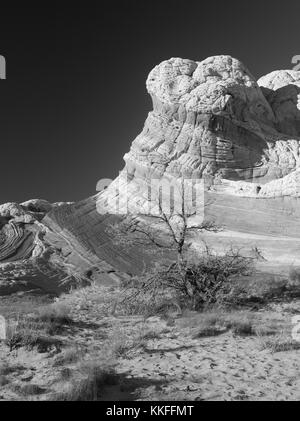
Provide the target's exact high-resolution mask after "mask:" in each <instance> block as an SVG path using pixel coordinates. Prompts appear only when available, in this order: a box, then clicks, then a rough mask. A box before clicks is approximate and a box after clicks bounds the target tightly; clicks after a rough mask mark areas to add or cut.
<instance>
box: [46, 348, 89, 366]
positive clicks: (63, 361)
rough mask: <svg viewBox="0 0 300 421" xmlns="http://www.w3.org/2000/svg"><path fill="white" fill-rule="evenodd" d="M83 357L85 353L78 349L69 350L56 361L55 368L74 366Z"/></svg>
mask: <svg viewBox="0 0 300 421" xmlns="http://www.w3.org/2000/svg"><path fill="white" fill-rule="evenodd" d="M81 357H83V351H82V350H80V349H78V348H77V347H71V348H67V349H66V350H65V351H64V352H63V353H62V354H61V355H59V356H58V357H57V358H56V360H55V361H54V364H53V367H59V366H62V365H68V364H74V363H76V362H77V361H78V360H79V359H80V358H81Z"/></svg>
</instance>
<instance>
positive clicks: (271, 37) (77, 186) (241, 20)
mask: <svg viewBox="0 0 300 421" xmlns="http://www.w3.org/2000/svg"><path fill="white" fill-rule="evenodd" d="M6 3H8V2H6ZM11 3H12V4H15V2H11ZM45 4H51V6H45ZM63 4H65V6H64V5H63ZM76 4H77V3H75V2H74V3H73V2H67V1H65V2H62V1H60V2H55V1H52V2H51V3H50V2H39V6H36V5H35V4H33V3H30V2H28V1H26V2H23V6H14V7H13V6H5V5H4V4H1V11H0V55H4V56H5V57H6V60H7V79H6V80H0V142H1V160H0V180H1V189H0V203H4V202H7V201H17V202H20V201H24V200H26V199H30V198H37V197H39V198H45V199H48V200H50V201H65V200H66V201H67V200H79V199H83V198H85V197H87V196H90V195H92V194H94V193H95V192H96V183H97V181H98V180H99V179H100V178H114V177H115V176H116V175H117V174H118V171H119V170H120V169H121V168H122V167H123V160H122V157H123V155H124V153H125V152H126V151H127V150H128V149H129V147H130V144H131V142H132V140H133V139H134V138H135V136H136V135H137V134H138V133H139V132H140V131H141V129H142V126H143V123H144V120H145V118H146V115H147V113H148V111H150V109H151V102H150V99H149V97H148V95H147V93H146V88H145V79H146V77H147V75H148V73H149V71H150V70H151V69H152V68H153V67H154V65H156V64H158V63H159V62H160V61H162V60H165V59H168V58H170V57H183V58H191V59H194V60H202V59H204V58H206V57H207V56H211V55H218V54H230V55H233V56H235V57H237V58H239V59H240V60H242V61H243V62H244V63H245V64H246V65H247V67H248V68H249V69H250V71H251V72H252V73H253V74H254V75H255V76H257V77H259V76H261V75H262V74H265V73H268V72H270V71H272V70H276V69H280V68H291V67H292V65H291V58H292V57H293V56H294V55H298V54H300V42H299V38H300V35H299V17H300V2H299V0H285V1H283V0H281V1H276V0H273V1H269V0H260V1H251V2H250V1H247V0H240V1H232V0H227V1H220V0H218V1H202V0H197V1H192V0H181V1H177V0H172V1H169V0H152V1H151V0H147V1H145V0H136V1H135V0H122V1H118V2H117V1H114V0H109V1H103V0H101V1H100V0H99V1H98V2H90V1H89V0H86V1H85V2H80V3H78V6H76ZM79 4H80V5H81V7H80V6H79ZM67 5H68V6H67Z"/></svg>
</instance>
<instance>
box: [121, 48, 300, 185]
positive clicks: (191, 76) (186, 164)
mask: <svg viewBox="0 0 300 421" xmlns="http://www.w3.org/2000/svg"><path fill="white" fill-rule="evenodd" d="M299 80H300V72H292V71H291V72H288V71H286V72H275V75H274V74H271V75H268V76H265V77H264V78H262V79H260V81H259V83H257V82H256V80H255V79H254V77H253V76H252V75H251V73H250V72H249V71H248V69H247V68H246V67H245V66H244V65H243V64H242V63H241V62H240V61H239V60H237V59H234V58H232V57H230V56H217V57H210V58H208V59H206V60H204V61H202V62H195V61H192V60H184V59H180V58H172V59H170V60H167V61H164V62H162V63H161V64H159V65H158V66H156V67H155V68H154V69H153V70H152V71H151V72H150V74H149V77H148V79H147V89H148V92H149V94H150V95H151V97H152V100H153V111H152V112H150V113H149V116H148V118H147V120H146V122H145V126H144V129H143V131H142V133H141V134H140V135H139V136H138V137H137V138H136V139H135V140H134V141H133V143H132V147H131V150H130V152H129V153H128V154H126V155H125V157H124V159H125V162H126V171H127V173H128V175H129V177H131V178H147V177H162V176H163V175H168V174H170V175H172V176H174V177H180V176H183V177H192V178H201V177H203V176H206V175H208V176H216V175H218V176H221V177H222V178H227V179H232V180H246V181H251V182H253V181H254V182H259V183H266V182H268V181H270V180H273V179H277V178H281V177H284V176H285V175H287V174H289V173H290V172H292V171H293V170H295V169H296V168H297V167H298V165H299V164H298V162H299V138H298V135H299V127H300V126H299V125H298V115H299V110H298V108H297V102H296V99H295V98H296V93H297V92H298V89H299V86H298V85H297V84H299ZM291 81H293V83H291ZM259 85H260V86H262V88H261V87H260V86H259Z"/></svg>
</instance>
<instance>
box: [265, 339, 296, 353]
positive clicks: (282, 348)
mask: <svg viewBox="0 0 300 421" xmlns="http://www.w3.org/2000/svg"><path fill="white" fill-rule="evenodd" d="M261 349H263V350H264V349H269V350H270V351H271V352H272V353H276V352H288V351H298V350H300V343H299V342H296V341H294V340H293V339H292V338H290V337H287V336H284V335H278V336H276V337H273V338H272V339H267V340H262V342H261Z"/></svg>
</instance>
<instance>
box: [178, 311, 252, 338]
mask: <svg viewBox="0 0 300 421" xmlns="http://www.w3.org/2000/svg"><path fill="white" fill-rule="evenodd" d="M254 319H255V317H254V315H253V314H251V313H250V312H244V311H236V312H225V311H221V310H216V311H215V312H205V313H198V314H197V313H196V314H195V313H187V312H186V313H185V317H184V318H183V319H182V320H180V321H178V324H179V325H180V326H181V327H187V328H190V329H191V331H192V333H193V337H194V338H201V337H208V336H217V335H220V334H222V333H225V332H226V331H229V330H231V331H232V332H233V334H234V335H241V336H246V335H254V334H255V327H254Z"/></svg>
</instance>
